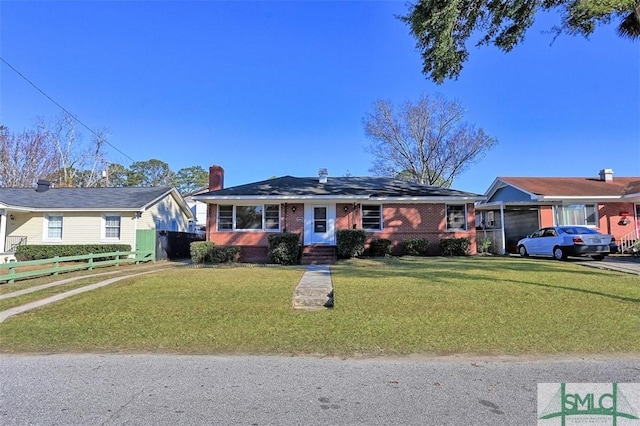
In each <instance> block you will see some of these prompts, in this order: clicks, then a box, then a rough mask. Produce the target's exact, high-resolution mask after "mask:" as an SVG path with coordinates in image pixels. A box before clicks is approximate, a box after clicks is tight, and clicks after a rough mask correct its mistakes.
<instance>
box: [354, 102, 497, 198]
mask: <svg viewBox="0 0 640 426" xmlns="http://www.w3.org/2000/svg"><path fill="white" fill-rule="evenodd" d="M464 113H465V110H464V108H463V107H462V105H461V104H460V103H458V102H457V101H449V100H446V99H445V98H444V97H442V96H441V95H435V96H432V97H429V96H427V95H423V96H422V97H421V98H420V99H418V100H417V101H416V102H411V101H406V102H404V103H403V104H402V105H401V106H400V108H399V109H398V110H396V109H394V107H393V105H392V104H391V102H389V101H384V100H379V101H376V102H375V103H374V105H373V110H372V112H370V113H369V114H367V115H366V116H365V118H364V119H363V124H364V128H365V134H366V135H367V137H368V138H369V139H370V140H371V143H370V145H369V146H368V147H367V150H368V152H369V153H371V154H372V155H373V156H374V160H373V166H372V168H371V169H369V171H370V172H372V173H374V174H376V175H380V176H390V177H394V178H399V179H405V180H410V181H413V182H418V183H423V184H428V185H438V186H443V187H450V186H451V184H452V183H453V180H454V179H455V177H456V176H458V175H459V174H460V173H461V172H463V171H464V170H465V169H466V168H467V167H468V166H469V165H471V164H472V163H474V162H476V161H477V160H479V159H480V158H482V156H483V155H484V154H486V152H487V151H489V150H490V149H491V148H492V147H493V146H494V145H495V144H497V140H496V139H494V138H492V137H490V136H488V135H487V134H486V133H485V132H484V131H483V130H482V129H476V128H475V127H474V126H473V125H471V124H469V123H467V122H465V121H464Z"/></svg>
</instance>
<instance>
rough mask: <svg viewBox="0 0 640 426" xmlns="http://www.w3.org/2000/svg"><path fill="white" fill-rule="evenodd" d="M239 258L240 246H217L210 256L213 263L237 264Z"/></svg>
mask: <svg viewBox="0 0 640 426" xmlns="http://www.w3.org/2000/svg"><path fill="white" fill-rule="evenodd" d="M239 257H240V247H238V246H215V247H213V249H212V250H211V254H210V259H211V262H213V263H229V262H237V261H238V258H239Z"/></svg>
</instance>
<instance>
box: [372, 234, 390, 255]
mask: <svg viewBox="0 0 640 426" xmlns="http://www.w3.org/2000/svg"><path fill="white" fill-rule="evenodd" d="M369 252H370V253H371V255H372V256H389V255H391V240H388V239H386V238H374V239H373V240H371V243H370V244H369Z"/></svg>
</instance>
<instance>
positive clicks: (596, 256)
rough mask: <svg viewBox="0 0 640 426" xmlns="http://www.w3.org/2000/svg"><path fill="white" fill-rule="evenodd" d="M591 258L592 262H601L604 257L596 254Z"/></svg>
mask: <svg viewBox="0 0 640 426" xmlns="http://www.w3.org/2000/svg"><path fill="white" fill-rule="evenodd" d="M591 258H592V259H593V260H602V259H604V256H603V255H601V254H596V255H593V256H591Z"/></svg>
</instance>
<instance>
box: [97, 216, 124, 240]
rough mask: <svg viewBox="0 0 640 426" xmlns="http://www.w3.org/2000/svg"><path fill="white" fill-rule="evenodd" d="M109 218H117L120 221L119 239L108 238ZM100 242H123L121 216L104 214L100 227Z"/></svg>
mask: <svg viewBox="0 0 640 426" xmlns="http://www.w3.org/2000/svg"><path fill="white" fill-rule="evenodd" d="M107 217H117V218H118V219H119V221H120V226H119V228H118V235H119V236H118V238H114V237H107ZM100 240H102V241H121V240H122V216H121V215H119V214H103V215H102V221H101V225H100Z"/></svg>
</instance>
